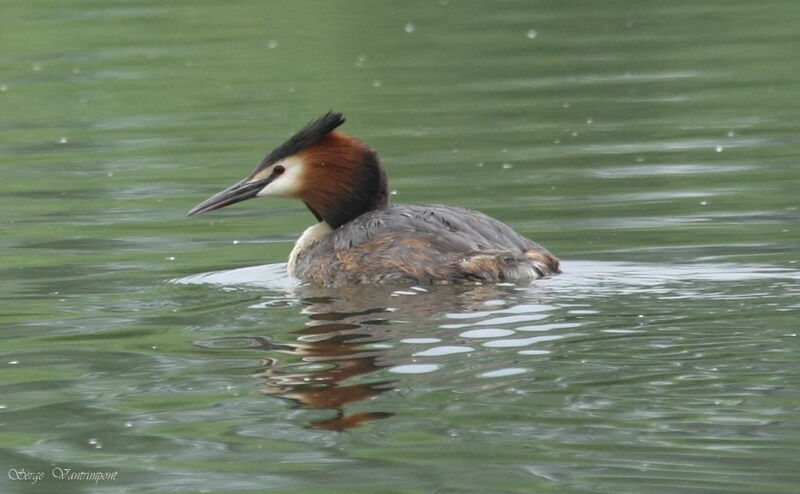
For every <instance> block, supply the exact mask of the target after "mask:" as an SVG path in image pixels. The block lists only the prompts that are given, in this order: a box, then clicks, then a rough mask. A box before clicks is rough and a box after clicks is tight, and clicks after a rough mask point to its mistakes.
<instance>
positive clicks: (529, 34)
mask: <svg viewBox="0 0 800 494" xmlns="http://www.w3.org/2000/svg"><path fill="white" fill-rule="evenodd" d="M538 35H539V33H538V32H536V29H528V32H527V33H525V37H527V38H528V39H534V38H535V37H536V36H538Z"/></svg>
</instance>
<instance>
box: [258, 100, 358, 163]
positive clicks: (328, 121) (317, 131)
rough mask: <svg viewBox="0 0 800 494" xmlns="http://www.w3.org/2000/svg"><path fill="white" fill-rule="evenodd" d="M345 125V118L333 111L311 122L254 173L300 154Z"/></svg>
mask: <svg viewBox="0 0 800 494" xmlns="http://www.w3.org/2000/svg"><path fill="white" fill-rule="evenodd" d="M343 123H344V116H343V115H342V114H341V113H337V112H333V111H329V112H328V113H326V114H325V115H323V116H321V117H319V118H318V119H316V120H314V121H313V122H309V123H308V125H306V126H305V127H303V128H302V129H300V130H299V131H298V132H297V133H296V134H295V135H293V136H292V137H290V138H289V140H287V141H286V142H284V143H283V144H281V145H280V146H278V147H277V148H275V149H274V150H273V151H272V152H271V153H269V154H268V155H267V157H266V158H264V160H263V161H262V162H261V164H260V165H258V167H257V168H256V170H255V172H253V173H257V172H259V171H260V170H262V169H264V167H267V166H269V165H271V164H272V163H275V162H277V161H280V160H282V159H284V158H286V157H289V156H291V155H293V154H297V153H299V152H300V151H302V150H304V149H305V148H307V147H309V146H310V145H312V144H314V143H315V142H317V141H318V140H320V139H322V138H323V137H325V135H327V134H328V133H330V132H332V131H333V130H334V129H336V128H337V127H339V126H340V125H342V124H343Z"/></svg>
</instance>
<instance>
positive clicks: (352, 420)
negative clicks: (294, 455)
mask: <svg viewBox="0 0 800 494" xmlns="http://www.w3.org/2000/svg"><path fill="white" fill-rule="evenodd" d="M518 290H520V288H519V287H515V286H502V285H485V286H480V285H478V286H471V287H464V286H442V287H426V288H424V289H423V288H409V289H400V290H398V289H397V288H396V287H395V288H394V289H392V288H389V287H376V286H352V287H343V288H339V289H338V290H335V291H334V290H332V289H327V288H322V287H308V286H305V287H300V288H298V293H294V294H293V295H294V296H296V298H295V299H296V300H297V299H299V300H301V301H302V303H303V304H304V305H305V307H304V309H303V312H304V313H305V314H307V315H308V317H309V322H308V323H307V326H306V327H304V328H302V329H300V330H297V331H295V332H294V334H295V335H297V339H296V341H294V342H291V343H277V342H274V341H272V340H271V339H270V338H268V337H264V336H250V337H223V338H215V339H211V340H203V341H197V342H195V344H196V345H197V346H200V347H202V348H212V349H226V350H231V349H248V350H254V349H255V350H264V351H269V352H277V353H282V354H288V355H292V356H296V357H299V358H300V359H301V362H300V363H296V362H294V361H293V362H290V363H281V362H280V359H279V358H276V357H270V358H264V359H262V366H261V368H260V369H259V370H258V371H257V372H255V373H254V377H259V378H262V379H264V383H263V385H262V386H261V388H260V391H261V392H262V393H264V394H265V395H270V396H277V397H280V398H284V399H287V400H290V401H292V402H293V403H295V404H296V405H297V406H298V407H300V408H303V409H309V410H334V411H335V412H336V415H335V416H334V417H333V418H329V419H324V420H317V421H313V422H311V424H310V425H309V427H310V428H313V429H327V430H347V429H351V428H354V427H358V426H360V425H362V424H365V423H367V422H370V421H373V420H377V419H383V418H388V417H391V416H393V415H394V413H392V412H388V411H372V412H348V411H347V407H348V406H349V405H351V404H354V403H358V402H362V401H365V400H368V399H370V398H373V397H376V396H378V395H380V394H381V393H384V392H386V391H389V390H391V389H394V388H395V387H396V386H397V384H398V382H397V381H396V380H386V379H377V380H374V381H371V382H366V380H365V376H367V375H369V374H372V373H374V372H377V371H380V370H381V369H385V368H387V367H391V366H394V365H398V364H399V363H405V362H407V361H408V358H409V357H408V355H403V354H402V352H398V350H397V347H396V345H395V344H394V343H393V340H394V339H395V338H396V335H395V334H393V333H396V332H398V331H400V330H401V327H400V326H402V332H403V333H404V334H417V335H419V333H418V332H417V331H415V330H416V329H417V328H418V329H419V330H420V331H422V330H425V329H426V328H430V327H431V326H432V325H435V324H436V323H435V322H432V321H431V318H432V317H435V316H437V315H439V314H441V313H444V312H450V311H458V312H471V311H476V310H485V306H483V304H484V302H486V301H487V300H492V299H495V300H497V299H501V300H504V301H505V302H506V303H508V304H509V305H513V303H514V300H515V299H517V298H518V295H519V292H518Z"/></svg>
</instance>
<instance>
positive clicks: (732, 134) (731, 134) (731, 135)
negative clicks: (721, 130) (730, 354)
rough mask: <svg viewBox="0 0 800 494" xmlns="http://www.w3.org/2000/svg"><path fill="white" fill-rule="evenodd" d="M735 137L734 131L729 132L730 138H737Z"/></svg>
mask: <svg viewBox="0 0 800 494" xmlns="http://www.w3.org/2000/svg"><path fill="white" fill-rule="evenodd" d="M735 135H736V132H734V131H732V130H729V131H728V137H733V136H735Z"/></svg>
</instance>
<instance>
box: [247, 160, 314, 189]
mask: <svg viewBox="0 0 800 494" xmlns="http://www.w3.org/2000/svg"><path fill="white" fill-rule="evenodd" d="M278 165H280V166H282V167H284V168H285V170H286V171H284V172H283V174H282V175H279V176H277V177H275V180H273V181H272V182H270V183H269V184H267V186H266V187H264V188H263V189H261V190H260V191H259V192H258V194H256V195H257V196H258V197H288V198H295V197H297V195H298V194H299V193H300V190H301V189H302V186H303V180H302V179H303V166H304V163H303V161H302V160H301V159H299V158H297V157H290V158H286V159H283V160H281V161H279V162H277V163H275V166H278Z"/></svg>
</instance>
